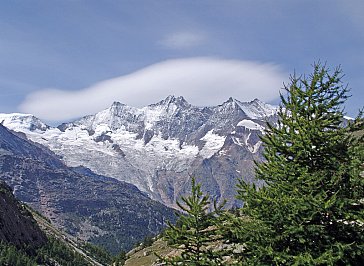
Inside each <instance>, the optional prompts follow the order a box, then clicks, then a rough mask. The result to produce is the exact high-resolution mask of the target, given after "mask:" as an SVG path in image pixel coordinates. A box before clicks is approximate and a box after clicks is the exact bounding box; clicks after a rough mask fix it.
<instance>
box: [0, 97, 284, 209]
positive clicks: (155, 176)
mask: <svg viewBox="0 0 364 266" xmlns="http://www.w3.org/2000/svg"><path fill="white" fill-rule="evenodd" d="M277 110H278V108H277V107H274V106H271V105H268V104H265V103H263V102H261V101H259V100H258V99H255V100H253V101H251V102H241V101H239V100H236V99H233V98H229V99H228V100H227V101H226V102H224V103H222V104H221V105H218V106H210V107H197V106H193V105H191V104H189V103H188V102H187V101H186V100H185V99H184V98H183V97H175V96H168V97H167V98H166V99H164V100H162V101H160V102H158V103H156V104H151V105H148V106H146V107H143V108H134V107H130V106H127V105H125V104H122V103H119V102H114V103H113V104H112V105H111V107H109V108H107V109H105V110H103V111H101V112H99V113H97V114H95V115H89V116H85V117H83V118H81V119H77V120H75V121H73V122H70V123H64V124H62V125H60V126H58V127H49V126H47V125H45V124H44V123H42V122H41V121H38V120H37V119H34V118H33V117H31V118H29V115H24V116H23V117H22V115H20V114H9V115H4V114H0V121H2V123H3V125H4V126H6V127H8V128H10V129H12V130H15V131H18V132H22V133H24V134H26V136H27V137H28V138H29V139H31V140H32V141H34V142H37V143H40V144H42V145H44V146H46V147H48V148H49V149H50V150H52V151H53V152H54V153H55V154H57V155H58V156H60V157H61V158H62V160H63V161H64V162H65V164H67V165H68V166H71V167H77V166H85V167H87V168H90V169H91V170H93V171H94V172H96V173H98V174H101V175H105V176H110V177H113V178H115V179H118V180H122V181H126V182H129V183H132V184H134V185H136V186H137V187H138V188H139V189H140V190H142V191H144V192H146V193H148V195H149V196H150V197H152V198H153V199H156V200H158V201H161V202H162V203H164V204H166V205H169V206H175V202H176V200H178V198H179V197H180V196H181V195H182V194H184V193H185V192H186V191H188V190H189V184H190V180H189V179H190V176H191V175H194V176H196V177H197V179H198V181H199V182H201V183H202V185H203V189H204V190H205V191H207V192H209V193H210V194H211V195H213V196H215V197H217V198H220V197H223V198H226V199H228V200H230V201H231V205H233V204H235V203H236V202H234V195H235V185H236V182H237V179H238V178H240V177H242V176H244V178H245V179H246V180H249V181H251V182H255V181H254V173H253V168H254V160H258V161H259V160H261V155H260V154H261V150H262V147H261V142H260V139H259V136H260V135H261V134H263V133H264V128H265V126H266V122H267V121H271V122H272V121H275V120H276V113H277ZM32 119H33V120H32ZM32 121H36V122H35V123H33V122H32Z"/></svg>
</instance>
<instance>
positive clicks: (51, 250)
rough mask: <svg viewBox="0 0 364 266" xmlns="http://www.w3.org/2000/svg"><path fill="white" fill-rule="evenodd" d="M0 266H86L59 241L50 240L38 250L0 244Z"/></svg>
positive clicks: (83, 260)
mask: <svg viewBox="0 0 364 266" xmlns="http://www.w3.org/2000/svg"><path fill="white" fill-rule="evenodd" d="M0 265H14V266H17V265H19V266H23V265H25V266H28V265H80V266H83V265H85V266H88V265H90V263H89V262H87V261H86V260H85V258H84V257H83V256H81V255H80V254H78V253H77V252H75V251H74V250H72V249H70V248H69V247H68V246H67V245H65V244H64V243H62V242H61V241H59V240H56V239H53V238H50V239H49V241H48V243H47V244H46V245H45V246H43V247H41V248H39V249H36V250H34V249H27V248H16V247H15V246H13V245H11V244H7V243H4V242H2V243H0Z"/></svg>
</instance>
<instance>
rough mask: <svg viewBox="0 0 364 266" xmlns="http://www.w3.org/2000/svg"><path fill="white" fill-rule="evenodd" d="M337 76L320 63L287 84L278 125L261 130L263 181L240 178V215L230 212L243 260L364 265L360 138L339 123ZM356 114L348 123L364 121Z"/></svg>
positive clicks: (342, 94) (343, 92)
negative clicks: (255, 182)
mask: <svg viewBox="0 0 364 266" xmlns="http://www.w3.org/2000/svg"><path fill="white" fill-rule="evenodd" d="M341 79H342V72H341V70H340V69H339V68H338V69H336V70H334V71H333V72H332V73H330V71H329V70H328V69H327V68H326V66H323V65H321V64H320V63H318V64H315V65H314V69H313V74H312V75H310V76H309V77H305V76H303V77H296V76H293V77H291V82H290V84H289V85H288V86H286V87H285V90H286V92H287V96H281V100H282V104H281V107H280V111H279V122H278V126H274V125H268V131H267V132H266V134H265V136H264V137H262V141H263V143H264V144H265V151H264V157H265V162H263V163H261V164H258V166H257V169H256V177H257V178H258V179H261V180H264V181H265V184H266V185H265V186H264V187H263V188H260V189H257V188H256V187H255V186H254V185H249V184H246V183H244V181H241V182H240V185H239V190H238V194H239V198H240V199H242V200H243V201H244V207H243V208H242V210H241V212H242V214H243V218H241V217H238V218H233V219H230V224H231V225H235V226H234V227H232V228H231V230H230V231H231V232H232V233H231V234H232V235H234V237H235V238H236V239H239V241H242V242H244V243H245V244H246V250H245V252H244V257H242V258H241V261H242V263H243V264H248V265H249V264H250V265H364V261H363V258H364V221H363V207H364V193H363V187H364V181H363V172H362V171H363V150H364V148H363V138H362V137H361V138H360V137H359V138H357V137H354V136H353V135H352V134H351V132H350V131H351V130H352V129H353V126H351V125H350V123H349V125H347V126H344V125H343V121H344V115H343V110H342V109H341V108H342V107H341V106H342V104H343V102H344V101H345V100H346V99H347V97H348V96H347V93H348V90H347V88H346V87H345V86H343V84H342V82H341ZM360 121H362V119H361V118H360V117H359V118H358V119H357V120H356V122H355V123H352V125H355V127H356V129H358V128H359V129H360V128H361V129H363V123H360ZM236 225H238V226H236Z"/></svg>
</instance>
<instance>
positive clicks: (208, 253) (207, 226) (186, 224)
mask: <svg viewBox="0 0 364 266" xmlns="http://www.w3.org/2000/svg"><path fill="white" fill-rule="evenodd" d="M181 200H182V202H179V201H177V205H178V206H179V208H180V209H181V210H182V211H183V213H176V215H177V216H178V221H177V224H176V225H172V224H170V223H169V227H168V228H167V229H166V231H165V234H164V238H165V240H166V241H167V242H168V244H169V245H170V246H172V247H174V248H176V249H178V250H180V255H178V256H175V257H172V258H167V257H165V258H161V261H162V262H164V263H165V264H166V265H194V266H202V265H222V263H221V259H220V257H221V256H219V252H218V251H215V250H214V249H215V248H214V247H215V245H214V243H216V241H218V239H219V236H218V235H217V234H216V231H215V229H216V227H215V226H214V220H215V218H216V216H217V215H219V213H220V212H221V211H222V205H221V206H219V207H216V203H215V204H214V207H215V209H214V211H209V209H210V207H211V202H210V197H209V195H207V194H203V193H202V191H201V185H200V184H196V180H195V178H194V177H192V188H191V195H190V196H188V197H182V198H181Z"/></svg>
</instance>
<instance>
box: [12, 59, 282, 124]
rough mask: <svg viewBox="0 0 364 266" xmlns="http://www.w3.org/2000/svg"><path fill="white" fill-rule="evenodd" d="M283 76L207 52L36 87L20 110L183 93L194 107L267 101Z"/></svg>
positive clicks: (75, 111) (74, 108)
mask: <svg viewBox="0 0 364 266" xmlns="http://www.w3.org/2000/svg"><path fill="white" fill-rule="evenodd" d="M286 78H287V75H286V73H284V72H283V71H282V69H281V68H280V67H279V66H278V65H275V64H262V63H258V62H252V61H239V60H225V59H217V58H208V57H202V58H187V59H174V60H167V61H163V62H160V63H157V64H154V65H151V66H148V67H146V68H143V69H141V70H139V71H136V72H134V73H131V74H128V75H124V76H120V77H117V78H113V79H109V80H105V81H102V82H99V83H97V84H94V85H92V86H90V87H88V88H84V89H80V90H77V91H66V90H59V89H44V90H40V91H36V92H33V93H31V94H29V95H28V96H27V97H26V99H25V100H24V102H23V103H22V104H21V105H20V107H19V109H20V111H22V112H27V113H32V114H34V115H36V116H38V117H39V118H42V119H45V120H51V121H61V120H67V119H72V118H76V117H80V116H83V115H86V114H93V113H96V112H98V111H100V110H102V109H104V108H107V107H108V106H110V105H111V103H112V102H114V101H120V102H123V103H125V104H128V105H130V106H136V107H140V106H145V105H147V104H150V103H155V102H157V101H160V100H162V99H164V98H165V97H167V96H168V95H171V94H173V95H176V96H180V95H182V96H184V97H185V98H186V100H187V101H189V102H190V103H192V104H194V105H198V106H209V105H217V104H220V103H222V102H223V101H225V100H227V99H228V97H230V96H231V97H234V98H237V99H239V100H242V101H250V100H252V99H254V98H259V99H260V100H262V101H271V100H274V99H276V98H277V97H278V95H279V90H280V88H281V87H282V84H283V81H284V80H285V79H286Z"/></svg>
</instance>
